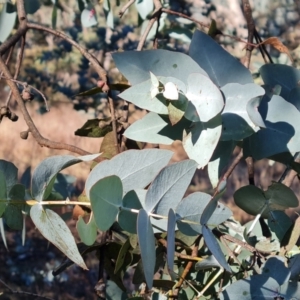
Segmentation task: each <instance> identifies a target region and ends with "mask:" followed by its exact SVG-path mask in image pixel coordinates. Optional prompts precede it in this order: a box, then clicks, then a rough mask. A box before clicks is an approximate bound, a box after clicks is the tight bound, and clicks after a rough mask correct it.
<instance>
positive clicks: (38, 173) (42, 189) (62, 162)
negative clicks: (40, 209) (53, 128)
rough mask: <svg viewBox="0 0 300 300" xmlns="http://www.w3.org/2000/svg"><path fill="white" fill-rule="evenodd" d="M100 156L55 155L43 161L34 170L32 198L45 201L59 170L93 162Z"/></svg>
mask: <svg viewBox="0 0 300 300" xmlns="http://www.w3.org/2000/svg"><path fill="white" fill-rule="evenodd" d="M99 155H100V154H92V155H85V156H79V157H76V156H73V155H57V156H52V157H48V158H46V159H45V160H43V161H42V162H41V163H40V164H39V165H38V166H37V167H36V169H35V170H34V172H33V175H32V185H31V190H32V196H33V198H34V199H35V200H37V201H42V200H43V199H46V198H47V197H48V196H49V195H50V193H51V191H52V187H53V184H54V181H55V178H56V175H57V173H58V172H60V171H61V170H63V169H65V168H67V167H70V166H72V165H74V164H77V163H79V162H82V161H89V160H93V159H95V158H96V157H98V156H99Z"/></svg>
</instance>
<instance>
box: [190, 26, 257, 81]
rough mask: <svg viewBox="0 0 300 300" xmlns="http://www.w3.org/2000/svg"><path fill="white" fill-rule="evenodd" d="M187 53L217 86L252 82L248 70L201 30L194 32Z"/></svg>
mask: <svg viewBox="0 0 300 300" xmlns="http://www.w3.org/2000/svg"><path fill="white" fill-rule="evenodd" d="M189 54H190V56H191V58H192V59H194V60H195V61H196V62H197V63H198V64H199V66H200V67H201V68H203V69H204V70H205V71H206V72H207V74H208V76H209V78H210V79H211V80H212V81H213V82H214V83H215V85H216V86H218V87H222V86H224V85H225V84H227V83H231V82H236V83H240V84H246V83H250V82H253V79H252V75H251V73H250V72H249V70H248V69H247V68H245V67H244V66H243V65H242V64H241V63H240V62H239V60H237V59H236V58H235V57H233V56H232V55H230V54H229V53H228V52H227V51H226V50H224V49H223V48H222V47H221V46H220V45H219V44H218V43H216V42H215V41H214V40H213V39H212V38H211V37H210V36H208V35H207V34H206V33H204V32H202V31H199V30H196V31H195V32H194V35H193V39H192V43H191V45H190V51H189Z"/></svg>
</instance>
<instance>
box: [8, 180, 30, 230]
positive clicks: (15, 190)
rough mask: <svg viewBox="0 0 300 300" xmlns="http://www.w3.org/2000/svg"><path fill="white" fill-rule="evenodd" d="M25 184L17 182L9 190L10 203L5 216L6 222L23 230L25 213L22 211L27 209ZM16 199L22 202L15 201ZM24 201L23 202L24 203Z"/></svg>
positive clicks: (14, 227) (13, 227)
mask: <svg viewBox="0 0 300 300" xmlns="http://www.w3.org/2000/svg"><path fill="white" fill-rule="evenodd" d="M24 197H25V186H24V185H22V184H19V183H17V184H15V185H14V186H12V188H11V189H10V191H9V194H8V198H9V202H11V203H8V205H7V207H6V209H5V212H4V214H3V218H4V219H5V222H6V224H7V225H8V226H9V227H10V228H11V229H14V230H22V228H23V214H22V211H24V210H25V201H24ZM14 201H17V202H21V203H13V202H14ZM22 202H23V204H22Z"/></svg>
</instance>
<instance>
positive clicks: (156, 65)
mask: <svg viewBox="0 0 300 300" xmlns="http://www.w3.org/2000/svg"><path fill="white" fill-rule="evenodd" d="M112 57H113V59H114V61H115V64H116V67H117V68H118V69H119V71H120V72H121V73H122V74H123V75H124V76H125V77H126V78H127V80H128V81H130V83H131V84H132V85H135V84H138V83H141V82H143V81H146V80H149V76H150V75H149V72H150V71H151V72H152V73H153V74H155V75H156V76H164V77H170V76H171V77H174V78H177V79H178V80H181V81H182V82H183V83H186V82H187V78H188V76H189V74H191V73H201V74H204V75H205V74H206V73H205V71H203V70H202V69H201V68H200V67H199V65H198V64H197V63H196V62H195V61H194V60H193V59H192V58H190V57H189V56H188V55H186V54H183V53H179V52H174V51H168V50H163V49H158V50H145V51H125V52H115V53H112Z"/></svg>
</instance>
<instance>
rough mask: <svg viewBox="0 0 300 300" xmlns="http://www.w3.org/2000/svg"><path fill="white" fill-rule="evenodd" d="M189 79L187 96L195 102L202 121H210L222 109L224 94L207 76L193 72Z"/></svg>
mask: <svg viewBox="0 0 300 300" xmlns="http://www.w3.org/2000/svg"><path fill="white" fill-rule="evenodd" d="M187 81H188V88H187V93H186V97H187V98H188V99H189V100H190V101H191V102H192V103H193V105H194V107H195V109H196V111H197V114H198V116H199V119H200V121H201V122H208V121H209V120H211V119H212V118H214V117H215V116H216V115H217V114H219V113H220V112H221V111H222V109H223V107H224V100H223V96H222V94H221V92H220V90H219V88H217V87H216V86H215V84H214V83H213V82H212V81H211V80H210V79H209V78H208V77H207V76H205V75H203V74H197V73H193V74H190V76H189V77H188V80H187Z"/></svg>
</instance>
